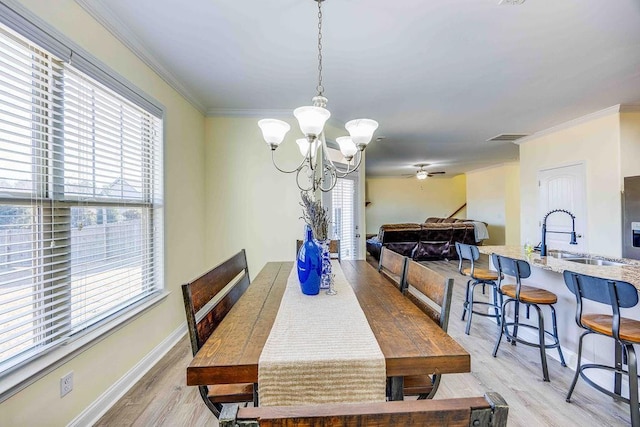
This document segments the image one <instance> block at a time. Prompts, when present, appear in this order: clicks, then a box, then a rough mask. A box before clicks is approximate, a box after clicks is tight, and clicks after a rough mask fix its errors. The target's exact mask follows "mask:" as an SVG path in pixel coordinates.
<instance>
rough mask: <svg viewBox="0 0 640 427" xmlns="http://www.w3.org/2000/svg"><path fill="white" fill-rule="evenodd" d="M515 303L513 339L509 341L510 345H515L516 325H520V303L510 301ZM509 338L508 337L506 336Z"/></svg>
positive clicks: (516, 336)
mask: <svg viewBox="0 0 640 427" xmlns="http://www.w3.org/2000/svg"><path fill="white" fill-rule="evenodd" d="M512 301H514V302H515V308H514V311H513V334H511V335H512V336H513V339H512V340H511V345H516V341H517V338H518V325H519V324H520V301H518V300H517V299H516V300H512ZM507 336H509V335H507Z"/></svg>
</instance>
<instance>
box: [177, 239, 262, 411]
mask: <svg viewBox="0 0 640 427" xmlns="http://www.w3.org/2000/svg"><path fill="white" fill-rule="evenodd" d="M249 284H250V279H249V268H248V267H247V256H246V254H245V251H244V249H242V250H241V251H240V252H238V253H237V254H235V255H234V256H232V257H231V258H229V259H228V260H226V261H224V262H223V263H221V264H220V265H218V266H216V267H214V268H212V269H211V270H209V271H208V272H206V273H205V274H203V275H202V276H200V277H198V278H197V279H195V280H193V281H191V282H189V283H187V284H184V285H182V295H183V297H184V308H185V312H186V315H187V326H188V328H189V338H190V340H191V350H192V352H193V355H194V356H195V355H196V353H197V352H198V350H200V348H201V347H202V346H203V345H204V343H205V342H206V341H207V339H208V338H209V336H210V335H211V334H212V333H213V331H214V330H215V329H216V327H217V326H218V325H219V324H220V322H221V321H222V319H224V317H225V316H226V315H227V313H229V311H230V310H231V308H232V307H233V305H234V304H235V303H236V302H237V301H238V300H239V299H240V297H241V296H242V294H244V292H245V291H246V289H247V288H248V287H249ZM198 388H199V390H200V395H201V396H202V398H203V400H204V402H205V404H206V405H207V407H208V408H209V409H210V410H211V411H212V412H213V413H214V415H215V416H216V417H218V416H219V415H220V410H221V409H222V404H223V403H233V402H250V401H255V402H257V394H256V390H257V387H254V384H216V385H210V386H199V387H198Z"/></svg>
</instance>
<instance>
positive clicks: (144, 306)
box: [0, 291, 170, 403]
mask: <svg viewBox="0 0 640 427" xmlns="http://www.w3.org/2000/svg"><path fill="white" fill-rule="evenodd" d="M169 293H170V292H167V291H162V292H161V293H159V294H158V295H156V296H154V297H151V298H150V299H147V300H144V301H141V302H140V303H139V304H137V305H134V306H132V307H131V308H129V310H128V311H126V312H123V313H122V314H121V315H120V316H118V317H117V318H116V319H113V320H110V321H108V322H106V323H104V324H103V325H100V326H98V327H96V328H95V329H93V330H91V331H89V332H87V333H85V334H83V335H81V336H79V337H77V338H76V339H75V340H73V341H71V342H69V343H67V344H64V345H62V346H60V347H58V348H56V349H54V350H52V351H50V352H49V353H46V354H44V355H42V356H41V357H38V358H36V359H34V360H32V361H29V362H27V363H25V364H23V365H22V366H19V367H17V368H16V369H14V370H11V371H9V372H7V373H6V374H5V375H3V376H0V380H2V381H1V384H2V385H1V386H0V403H2V402H4V401H5V400H7V399H8V398H10V397H11V396H13V395H15V394H16V393H18V392H20V391H21V390H24V389H25V388H27V387H28V386H30V385H31V384H33V383H35V382H36V381H38V380H39V379H41V378H42V377H44V376H45V375H47V374H49V373H51V372H53V371H54V370H55V369H57V368H59V367H60V366H62V365H63V364H65V363H66V362H68V361H69V360H71V359H73V358H74V357H75V356H77V355H78V354H80V353H82V352H83V351H85V350H87V349H89V348H91V347H93V346H94V345H95V344H97V343H99V342H100V341H102V340H103V339H105V338H107V337H108V336H109V335H111V334H112V333H114V332H115V331H117V330H119V329H120V328H122V327H124V326H126V325H127V324H129V323H130V322H132V321H133V320H135V319H137V318H138V317H140V316H141V315H142V314H143V313H145V312H146V311H148V310H149V309H151V308H153V307H155V306H156V305H157V304H159V303H160V302H162V301H163V300H165V299H166V298H167V296H169Z"/></svg>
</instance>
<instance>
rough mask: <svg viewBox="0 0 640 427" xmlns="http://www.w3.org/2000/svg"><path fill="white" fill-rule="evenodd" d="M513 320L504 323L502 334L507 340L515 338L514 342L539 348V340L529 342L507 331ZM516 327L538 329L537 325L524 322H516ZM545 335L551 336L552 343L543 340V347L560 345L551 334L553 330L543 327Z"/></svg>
mask: <svg viewBox="0 0 640 427" xmlns="http://www.w3.org/2000/svg"><path fill="white" fill-rule="evenodd" d="M515 324H516V323H515V322H506V323H505V324H504V331H505V332H504V336H505V337H506V338H507V340H515V342H518V343H520V344H524V345H528V346H530V347H537V348H540V343H539V342H531V341H526V340H524V339H522V338H520V337H514V336H513V335H512V334H511V333H510V332H509V329H508V328H509V326H515ZM518 328H529V329H533V330H535V331H537V330H538V327H537V326H535V325H527V324H526V323H518ZM544 333H545V335H548V336H549V337H551V338H552V339H553V343H551V344H547V342H546V341H545V343H544V348H545V349H547V348H558V347H560V341H558V340H557V339H556V337H555V336H554V335H553V332H550V331H547V330H546V329H545V331H544Z"/></svg>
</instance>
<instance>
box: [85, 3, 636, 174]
mask: <svg viewBox="0 0 640 427" xmlns="http://www.w3.org/2000/svg"><path fill="white" fill-rule="evenodd" d="M76 1H77V2H78V3H79V4H81V5H82V6H83V7H85V8H86V9H87V10H88V11H89V12H90V13H92V14H93V15H94V17H96V18H97V19H98V20H100V21H101V22H102V23H103V24H104V25H105V26H106V27H107V28H109V29H110V31H112V32H113V33H114V34H115V35H116V36H118V37H120V38H121V39H122V40H123V41H124V42H125V43H126V44H127V45H129V47H131V48H132V49H133V50H134V51H136V53H138V54H139V55H140V56H141V57H142V58H143V59H144V60H145V61H146V62H147V63H148V64H149V65H151V66H152V67H154V68H155V69H156V70H157V71H158V72H159V73H160V74H161V75H162V76H163V77H164V78H165V80H167V81H168V82H169V83H170V84H171V85H172V86H173V87H175V88H176V89H177V90H179V91H180V92H181V93H182V94H183V95H184V96H185V97H186V98H187V99H189V100H190V101H191V103H192V104H194V105H195V106H196V107H198V108H199V109H200V110H201V111H203V112H204V113H206V114H209V115H216V114H235V115H243V116H247V115H248V116H255V117H256V118H258V117H260V118H262V117H270V116H274V115H276V116H282V115H283V114H284V113H285V112H286V114H289V112H290V111H292V110H293V109H294V108H296V107H298V106H301V105H309V104H310V99H311V97H313V96H314V95H315V87H316V84H317V81H316V79H317V51H316V49H317V39H316V38H317V3H316V2H315V1H312V0H268V1H265V0H262V1H232V0H227V1H223V0H189V1H180V0H136V1H131V0H76ZM323 15H324V18H323V20H324V23H323V45H324V48H323V57H324V59H323V62H324V72H323V75H324V86H325V96H327V97H328V98H329V105H328V109H329V110H330V111H331V113H332V120H333V121H334V122H335V123H338V124H340V123H344V122H346V121H348V120H350V119H353V118H360V117H367V118H373V119H375V120H377V121H378V122H379V123H380V127H379V129H378V131H377V132H376V135H375V137H384V139H382V140H381V141H375V140H374V141H373V142H372V143H371V144H370V146H369V147H368V148H367V166H366V173H367V176H393V175H401V174H406V173H412V172H415V171H416V170H417V169H418V168H417V167H415V166H414V165H415V164H417V163H429V164H430V166H429V167H427V170H428V171H435V170H444V171H447V174H448V175H447V176H451V175H453V174H456V173H462V172H466V171H470V170H474V169H478V168H482V167H486V166H489V165H492V164H499V163H503V162H507V161H512V160H516V159H517V158H518V147H517V146H516V145H515V144H513V143H510V142H487V141H486V140H487V139H489V138H492V137H494V136H496V135H498V134H502V133H524V134H534V133H536V132H539V131H542V130H545V129H548V128H550V127H553V126H556V125H558V124H561V123H564V122H567V121H570V120H573V119H576V118H578V117H581V116H584V115H586V114H590V113H593V112H596V111H599V110H602V109H605V108H608V107H611V106H613V105H616V104H623V105H626V104H640V1H638V0H615V1H605V0H561V1H559V0H527V1H526V2H525V3H524V4H522V5H519V6H514V5H499V4H498V0H430V1H424V0H403V1H402V2H390V1H388V0H384V1H383V0H366V1H365V0H326V1H325V2H324V3H323ZM345 133H346V132H345ZM336 136H338V135H336ZM256 144H264V143H263V142H262V141H256ZM257 147H260V148H263V147H262V146H259V145H257Z"/></svg>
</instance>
